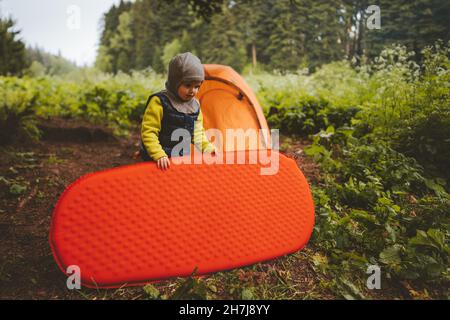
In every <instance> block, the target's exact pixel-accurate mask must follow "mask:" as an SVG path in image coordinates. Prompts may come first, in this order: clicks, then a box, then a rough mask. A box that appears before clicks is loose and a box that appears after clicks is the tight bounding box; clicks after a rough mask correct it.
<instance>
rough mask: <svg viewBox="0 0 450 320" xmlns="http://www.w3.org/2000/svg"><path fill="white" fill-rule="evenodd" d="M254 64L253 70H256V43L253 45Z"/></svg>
mask: <svg viewBox="0 0 450 320" xmlns="http://www.w3.org/2000/svg"><path fill="white" fill-rule="evenodd" d="M252 62H253V68H256V45H255V43H254V42H253V43H252Z"/></svg>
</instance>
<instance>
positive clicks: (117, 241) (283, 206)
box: [50, 151, 314, 288]
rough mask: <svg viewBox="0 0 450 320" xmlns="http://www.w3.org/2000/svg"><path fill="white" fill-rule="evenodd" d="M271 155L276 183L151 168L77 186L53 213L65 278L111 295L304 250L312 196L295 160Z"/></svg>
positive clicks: (254, 175)
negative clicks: (71, 270) (72, 274)
mask: <svg viewBox="0 0 450 320" xmlns="http://www.w3.org/2000/svg"><path fill="white" fill-rule="evenodd" d="M251 152H256V151H246V156H247V160H248V156H249V154H250V153H251ZM272 152H274V153H275V154H276V155H279V169H278V172H277V173H276V174H274V175H261V171H260V169H261V167H264V165H261V164H248V163H247V164H206V163H203V164H182V165H175V164H172V165H171V167H170V169H169V170H167V171H161V170H160V169H157V167H156V164H155V163H153V162H151V163H150V162H147V163H138V164H133V165H128V166H123V167H117V168H113V169H108V170H104V171H99V172H95V173H91V174H88V175H85V176H83V177H81V178H80V179H78V180H77V181H75V182H74V183H73V184H71V185H70V186H69V187H68V188H67V189H66V190H65V191H64V192H63V194H62V195H61V197H60V199H59V200H58V203H57V204H56V207H55V210H54V212H53V218H52V225H51V229H50V245H51V247H52V252H53V255H54V257H55V260H56V262H57V263H58V266H59V267H60V269H61V270H62V271H63V272H64V273H66V270H67V267H68V266H71V265H76V266H78V267H79V268H80V271H81V281H82V284H83V285H84V286H87V287H99V288H114V287H120V286H123V285H142V284H145V283H149V282H154V281H158V280H163V279H167V278H171V277H182V276H190V275H191V274H192V273H193V271H194V269H195V268H197V275H202V274H208V273H212V272H216V271H222V270H228V269H232V268H236V267H240V266H245V265H249V264H253V263H256V262H260V261H265V260H269V259H273V258H276V257H279V256H282V255H285V254H289V253H293V252H295V251H297V250H300V249H301V248H303V247H304V246H305V245H306V243H307V242H308V240H309V238H310V235H311V233H312V229H313V224H314V205H313V200H312V197H311V192H310V189H309V186H308V183H307V181H306V179H305V177H304V175H303V174H302V172H301V171H300V169H299V168H298V167H297V165H296V163H295V161H294V160H292V159H290V158H287V157H286V156H284V155H282V154H278V153H277V152H276V151H272ZM266 167H267V166H266Z"/></svg>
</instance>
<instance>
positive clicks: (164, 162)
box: [156, 157, 170, 170]
mask: <svg viewBox="0 0 450 320" xmlns="http://www.w3.org/2000/svg"><path fill="white" fill-rule="evenodd" d="M156 166H157V167H158V168H159V169H161V170H167V169H169V168H170V160H169V158H168V157H162V158H159V159H158V160H157V161H156Z"/></svg>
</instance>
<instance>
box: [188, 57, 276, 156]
mask: <svg viewBox="0 0 450 320" xmlns="http://www.w3.org/2000/svg"><path fill="white" fill-rule="evenodd" d="M204 67H205V81H204V83H203V84H202V86H201V87H200V91H199V93H198V95H197V98H198V99H199V100H200V103H201V110H202V113H203V122H204V123H203V126H204V128H205V129H206V130H208V129H210V128H214V129H218V130H219V131H220V132H221V133H222V137H223V140H222V143H221V145H222V148H223V150H224V151H233V150H257V149H270V133H269V127H268V125H267V121H266V118H265V117H264V113H263V110H262V108H261V105H260V104H259V102H258V100H257V98H256V96H255V94H254V93H253V91H252V90H251V88H250V87H249V86H248V84H247V83H246V82H245V80H244V79H243V78H242V77H241V76H240V75H239V74H238V73H237V72H236V71H234V70H233V69H232V68H231V67H228V66H223V65H218V64H206V65H204ZM227 129H242V130H243V132H244V133H247V134H248V137H253V136H252V135H251V132H250V131H247V130H248V129H252V130H254V133H256V135H255V139H250V138H247V139H246V141H245V144H241V145H240V144H239V143H236V142H234V140H233V139H227V132H226V130H227ZM261 129H263V131H261ZM261 133H264V134H265V135H263V138H262V139H260V134H261ZM219 145H220V144H219Z"/></svg>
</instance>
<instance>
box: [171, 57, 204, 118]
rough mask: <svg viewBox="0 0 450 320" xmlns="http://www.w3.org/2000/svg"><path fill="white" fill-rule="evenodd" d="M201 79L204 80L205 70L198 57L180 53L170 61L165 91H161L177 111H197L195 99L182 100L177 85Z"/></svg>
mask: <svg viewBox="0 0 450 320" xmlns="http://www.w3.org/2000/svg"><path fill="white" fill-rule="evenodd" d="M203 80H205V70H204V68H203V65H202V63H201V61H200V59H199V58H197V57H196V56H195V55H193V54H192V53H190V52H185V53H180V54H177V55H176V56H175V57H173V58H172V60H171V61H170V64H169V74H168V79H167V81H166V91H163V93H164V94H165V95H166V96H167V97H168V98H169V100H170V102H171V103H172V106H173V107H174V108H175V109H177V110H178V111H180V112H184V113H192V112H197V110H198V109H199V107H200V104H199V102H198V101H197V99H195V98H194V99H192V100H191V101H187V102H185V101H183V100H182V99H181V98H180V97H179V96H178V87H179V86H180V85H181V84H182V83H183V82H190V81H203Z"/></svg>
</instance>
